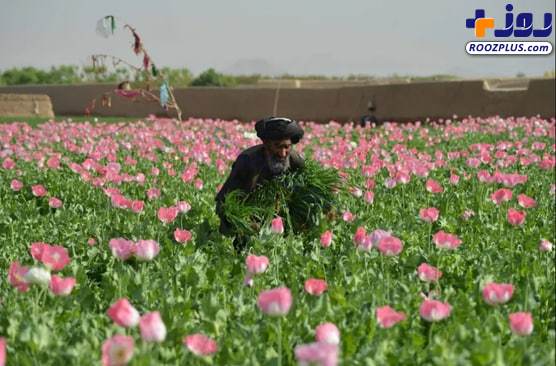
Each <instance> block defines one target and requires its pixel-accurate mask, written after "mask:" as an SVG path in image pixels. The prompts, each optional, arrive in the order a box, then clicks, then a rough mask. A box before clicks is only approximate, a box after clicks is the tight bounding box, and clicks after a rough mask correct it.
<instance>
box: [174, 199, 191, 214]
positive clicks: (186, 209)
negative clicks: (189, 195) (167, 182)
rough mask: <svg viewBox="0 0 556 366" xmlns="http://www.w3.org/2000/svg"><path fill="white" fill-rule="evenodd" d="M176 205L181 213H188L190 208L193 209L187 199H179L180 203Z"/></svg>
mask: <svg viewBox="0 0 556 366" xmlns="http://www.w3.org/2000/svg"><path fill="white" fill-rule="evenodd" d="M176 207H177V208H178V211H179V212H181V213H187V212H189V210H191V205H190V204H189V203H187V202H186V201H179V202H178V203H176Z"/></svg>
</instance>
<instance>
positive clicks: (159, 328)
mask: <svg viewBox="0 0 556 366" xmlns="http://www.w3.org/2000/svg"><path fill="white" fill-rule="evenodd" d="M139 329H140V330H141V338H142V339H143V340H144V341H145V342H158V343H160V342H162V341H164V339H166V326H165V325H164V322H163V321H162V318H161V317H160V313H159V312H158V311H152V312H150V313H146V314H145V315H143V316H142V317H141V320H139Z"/></svg>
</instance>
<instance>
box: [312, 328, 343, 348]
mask: <svg viewBox="0 0 556 366" xmlns="http://www.w3.org/2000/svg"><path fill="white" fill-rule="evenodd" d="M315 333H316V337H315V339H316V341H317V342H325V343H330V344H340V330H339V329H338V327H336V325H335V324H333V323H323V324H320V325H318V326H317V328H316V329H315Z"/></svg>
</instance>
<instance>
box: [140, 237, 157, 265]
mask: <svg viewBox="0 0 556 366" xmlns="http://www.w3.org/2000/svg"><path fill="white" fill-rule="evenodd" d="M159 252H160V245H159V244H158V243H157V242H156V241H154V240H139V241H138V242H137V243H136V244H135V251H134V254H135V258H137V259H138V260H140V261H152V260H153V259H154V257H156V256H157V255H158V253H159Z"/></svg>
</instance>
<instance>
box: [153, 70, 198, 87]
mask: <svg viewBox="0 0 556 366" xmlns="http://www.w3.org/2000/svg"><path fill="white" fill-rule="evenodd" d="M161 73H162V74H163V75H164V76H165V78H166V79H167V80H168V82H169V83H170V85H172V86H173V87H174V88H184V87H187V86H189V84H191V80H192V79H193V74H191V71H189V69H187V68H185V67H184V68H181V69H171V68H169V67H163V68H162V69H161Z"/></svg>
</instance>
